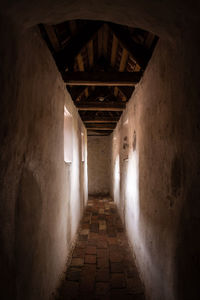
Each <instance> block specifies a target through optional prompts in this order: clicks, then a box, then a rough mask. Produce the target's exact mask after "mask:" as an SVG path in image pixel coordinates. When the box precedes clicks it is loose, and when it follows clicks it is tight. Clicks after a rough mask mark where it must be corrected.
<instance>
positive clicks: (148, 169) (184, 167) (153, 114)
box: [111, 39, 200, 300]
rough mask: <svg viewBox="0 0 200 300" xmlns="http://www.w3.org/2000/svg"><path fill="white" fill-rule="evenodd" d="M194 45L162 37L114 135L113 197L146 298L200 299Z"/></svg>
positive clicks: (197, 128)
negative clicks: (192, 54) (167, 40)
mask: <svg viewBox="0 0 200 300" xmlns="http://www.w3.org/2000/svg"><path fill="white" fill-rule="evenodd" d="M186 41H187V44H185V43H186ZM192 43H194V44H192ZM195 43H196V41H195V39H194V40H193V41H192V39H191V40H190V43H189V40H187V39H186V40H185V41H181V39H177V41H176V42H174V43H172V44H170V43H168V42H166V41H164V40H160V41H159V43H158V45H157V47H156V50H155V53H154V54H153V57H152V59H151V61H150V63H149V65H148V67H147V70H146V71H145V74H144V76H143V78H142V80H141V82H140V83H139V84H138V86H137V88H136V90H135V92H134V93H133V95H132V98H131V100H130V102H129V104H128V106H127V109H126V111H125V112H124V114H123V116H122V117H121V119H120V122H119V123H118V126H117V128H116V130H115V132H114V133H113V139H112V180H111V181H112V193H111V194H112V195H113V197H114V200H115V202H116V203H117V205H118V208H119V210H120V214H121V217H122V219H123V221H124V224H125V226H126V229H127V234H128V238H129V241H130V244H131V245H132V247H133V249H134V253H135V255H136V260H137V265H138V267H139V270H140V273H141V277H142V279H143V282H144V283H145V288H146V295H147V299H155V300H161V299H162V300H163V299H166V300H171V299H173V300H177V299H180V300H183V299H195V300H196V299H198V297H199V289H198V278H199V275H198V274H199V254H198V253H200V245H199V241H197V240H196V238H195V235H196V233H197V231H198V235H199V229H197V228H199V225H198V226H197V224H198V222H199V213H197V211H199V204H198V203H199V202H198V201H197V198H198V195H199V192H200V190H199V186H198V183H197V182H198V180H199V171H198V168H199V153H198V151H197V149H199V146H200V144H199V143H200V141H199V138H198V136H199V125H198V124H199V121H198V118H199V117H198V116H199V112H200V111H199V103H198V93H199V87H198V86H197V77H198V75H197V74H198V70H197V68H196V67H195V68H194V69H193V67H192V66H194V61H193V58H192V56H190V60H189V61H187V67H186V66H185V65H184V61H186V57H187V53H192V52H193V53H196V51H197V48H195V47H197V45H195ZM180 49H181V52H180ZM183 49H184V50H183ZM198 63H199V62H198ZM183 66H184V67H183ZM192 69H193V71H192ZM190 72H191V74H192V77H190V76H189V73H190ZM192 86H193V88H190V87H192ZM189 95H191V97H192V98H191V97H190V96H189ZM188 99H190V101H188ZM127 122H128V123H127ZM195 162H196V163H197V165H196V166H195ZM189 203H190V204H189ZM196 230H197V231H196ZM194 261H195V266H194V264H193V263H194Z"/></svg>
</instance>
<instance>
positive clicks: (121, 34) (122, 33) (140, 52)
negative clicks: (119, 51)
mask: <svg viewBox="0 0 200 300" xmlns="http://www.w3.org/2000/svg"><path fill="white" fill-rule="evenodd" d="M108 26H109V28H110V29H111V30H112V32H113V34H114V35H115V36H116V37H117V38H118V40H119V42H120V43H121V45H122V46H123V48H124V49H126V50H127V51H128V53H129V54H130V55H131V56H132V57H133V58H134V60H135V61H136V62H137V63H138V65H139V66H140V67H141V68H142V69H143V70H144V69H145V67H146V65H147V62H148V60H149V58H150V55H151V52H150V51H149V50H148V49H146V48H145V47H144V46H142V45H140V44H137V43H136V42H134V41H133V40H132V39H131V37H130V35H129V33H128V32H127V30H126V29H124V28H123V27H122V26H121V25H116V24H113V23H108Z"/></svg>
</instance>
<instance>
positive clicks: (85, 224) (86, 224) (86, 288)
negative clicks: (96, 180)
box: [56, 197, 144, 300]
mask: <svg viewBox="0 0 200 300" xmlns="http://www.w3.org/2000/svg"><path fill="white" fill-rule="evenodd" d="M64 299H134V300H143V299H144V294H143V288H142V284H141V282H140V279H139V276H138V273H137V270H136V266H135V264H134V261H133V259H132V255H131V250H130V248H129V246H128V242H127V239H126V235H125V232H124V228H123V225H122V223H121V220H120V217H119V215H118V213H117V209H116V206H115V204H114V202H113V201H112V200H111V198H109V197H99V198H98V197H90V199H89V201H88V205H87V208H86V211H85V214H84V216H83V219H82V223H81V226H80V230H79V237H78V241H77V243H76V246H75V248H74V251H73V254H72V258H71V262H70V264H69V267H68V269H67V271H66V277H65V279H64V280H63V282H62V285H61V287H60V289H59V290H58V296H57V297H56V300H64Z"/></svg>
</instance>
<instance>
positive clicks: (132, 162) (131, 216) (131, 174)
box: [125, 151, 140, 244]
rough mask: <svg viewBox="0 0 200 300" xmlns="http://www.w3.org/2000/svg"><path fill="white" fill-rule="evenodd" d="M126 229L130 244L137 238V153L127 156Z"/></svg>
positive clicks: (138, 209)
mask: <svg viewBox="0 0 200 300" xmlns="http://www.w3.org/2000/svg"><path fill="white" fill-rule="evenodd" d="M125 198H126V211H125V219H126V227H127V232H128V235H129V238H130V241H131V243H132V244H133V242H134V240H133V239H135V241H136V239H137V238H139V236H138V235H139V230H138V226H139V214H140V207H139V158H138V153H137V151H134V152H132V153H130V154H129V161H128V167H127V175H126V189H125Z"/></svg>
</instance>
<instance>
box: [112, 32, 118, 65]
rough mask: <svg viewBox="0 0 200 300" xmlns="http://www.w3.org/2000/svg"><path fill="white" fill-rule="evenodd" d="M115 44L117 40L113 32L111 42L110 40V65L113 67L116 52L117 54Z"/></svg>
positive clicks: (116, 44)
mask: <svg viewBox="0 0 200 300" xmlns="http://www.w3.org/2000/svg"><path fill="white" fill-rule="evenodd" d="M117 46H118V40H117V38H116V36H115V35H114V34H113V42H112V50H111V66H112V67H114V65H115V61H116V54H117Z"/></svg>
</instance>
